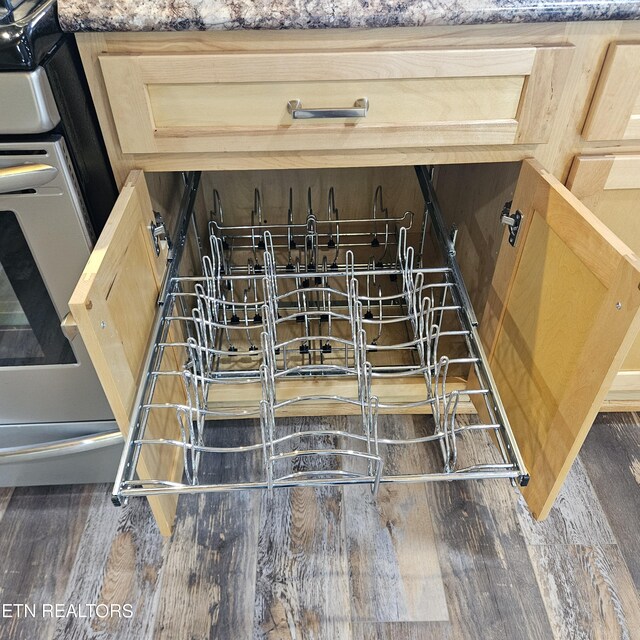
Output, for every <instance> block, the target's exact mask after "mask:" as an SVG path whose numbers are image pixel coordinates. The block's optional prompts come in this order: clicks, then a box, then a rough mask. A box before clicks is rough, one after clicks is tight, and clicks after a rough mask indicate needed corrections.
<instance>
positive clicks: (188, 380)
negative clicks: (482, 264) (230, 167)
mask: <svg viewBox="0 0 640 640" xmlns="http://www.w3.org/2000/svg"><path fill="white" fill-rule="evenodd" d="M420 177H421V176H420V173H419V178H420ZM421 184H422V186H423V192H424V193H425V201H426V202H425V209H424V211H423V212H422V220H421V224H420V228H419V229H417V230H416V229H415V228H414V219H415V218H416V216H415V214H413V213H412V212H406V213H404V214H403V215H401V216H398V217H395V218H394V217H391V216H389V214H388V211H387V210H386V209H385V207H384V206H383V194H382V188H381V187H378V189H377V190H376V192H375V195H374V198H373V205H372V214H371V216H370V217H369V218H366V219H361V218H341V217H340V216H339V214H338V209H337V207H336V200H335V194H334V191H333V189H330V190H329V192H328V197H327V203H328V207H327V210H328V213H327V215H326V217H325V218H324V219H322V220H320V219H318V218H317V217H316V215H315V214H314V212H313V209H312V206H311V201H312V197H311V191H310V190H309V195H308V203H307V212H306V216H305V220H304V222H296V221H294V217H295V212H294V207H293V202H292V192H291V191H290V193H289V209H288V213H287V222H286V223H283V224H266V222H264V218H263V214H262V202H261V197H260V192H259V191H258V190H256V191H255V195H254V207H253V211H252V213H251V220H250V224H247V225H230V224H226V223H225V215H224V213H223V208H222V200H221V197H220V194H219V193H218V192H217V191H214V192H213V203H214V207H213V211H212V213H211V221H210V222H209V225H208V231H209V234H208V235H209V238H208V244H209V247H208V253H207V254H206V255H203V256H202V257H201V263H202V275H201V276H198V277H182V276H178V275H176V273H175V272H176V271H177V266H174V273H173V274H171V275H170V277H169V278H168V280H167V283H166V294H165V295H164V296H163V299H162V300H161V306H160V307H159V311H158V318H157V326H156V329H157V331H156V340H155V341H154V343H153V344H152V345H151V346H150V349H149V354H148V369H147V375H146V378H145V381H144V384H143V386H142V388H141V390H140V393H139V402H138V403H137V410H136V412H135V415H134V417H133V419H132V421H131V428H130V430H129V437H128V441H127V444H126V447H125V454H124V456H123V461H122V464H121V467H120V470H119V473H118V477H117V479H116V485H115V489H114V502H116V504H121V503H122V502H123V501H124V500H126V498H127V497H128V496H131V495H152V494H163V493H164V494H166V493H189V492H201V491H225V490H242V489H268V490H273V489H274V488H277V487H293V486H306V485H311V486H320V485H329V484H339V485H346V484H369V485H370V486H371V489H372V491H373V492H374V494H375V493H376V492H377V490H378V487H379V485H380V484H381V483H387V482H426V481H432V480H453V479H461V478H468V479H469V478H475V479H480V478H496V477H500V478H512V479H518V480H520V482H521V484H524V483H526V480H527V476H526V471H525V467H524V464H523V462H522V460H521V457H520V454H519V452H518V450H517V446H516V445H515V441H514V439H513V435H512V433H511V429H510V427H509V424H508V421H507V419H506V416H505V415H504V410H503V408H502V405H501V402H500V399H499V396H498V394H497V391H496V389H495V385H494V382H493V379H492V376H491V373H490V371H489V370H488V368H487V367H486V364H485V356H484V352H483V350H482V346H481V344H480V342H479V339H478V335H477V331H476V326H475V324H476V323H475V316H474V315H473V312H472V311H471V309H470V305H469V302H468V295H467V293H466V290H465V289H464V283H463V282H462V280H461V278H460V276H459V271H458V269H457V264H456V263H455V251H454V249H453V245H452V243H451V241H450V240H449V238H448V236H447V235H446V234H445V233H444V232H443V228H442V221H441V217H440V212H439V210H438V208H437V202H435V195H434V194H433V192H432V190H431V184H430V181H429V179H428V176H427V175H426V174H425V175H422V179H421ZM190 213H191V212H190V211H186V212H185V215H184V218H185V220H183V223H182V229H183V233H182V242H184V240H185V237H186V230H187V229H193V228H194V227H193V226H191V227H190V226H189V223H188V218H189V216H190ZM269 219H271V216H269ZM428 230H430V231H429V234H428V233H427V232H428ZM431 232H432V235H433V236H434V237H435V239H436V240H438V242H439V244H440V247H441V249H442V253H443V256H444V258H443V259H441V260H440V262H441V263H442V262H444V263H445V264H444V265H442V266H435V267H427V266H424V262H425V255H426V251H425V246H426V241H427V236H428V235H430V234H431ZM414 245H415V247H416V248H414ZM443 245H444V246H443ZM174 259H175V258H174ZM471 370H473V371H474V372H475V378H476V379H477V381H478V383H479V384H477V385H475V387H474V388H473V389H466V388H461V386H460V385H455V384H452V383H451V380H452V378H455V377H460V378H462V377H466V376H467V375H468V374H469V372H470V371H471ZM404 389H409V392H406V393H403V390H404ZM473 396H477V400H479V401H480V402H481V403H482V406H483V407H484V409H485V411H483V414H484V415H485V416H488V418H489V419H488V420H484V421H482V422H472V421H468V420H466V421H460V420H459V413H458V410H459V407H460V404H461V400H463V399H464V400H468V399H470V398H471V397H473ZM383 413H385V414H396V413H410V414H419V417H417V418H415V419H414V421H419V423H420V424H417V426H416V430H414V431H412V432H411V433H406V434H402V435H401V436H399V435H398V432H397V430H394V431H393V433H385V428H384V423H385V421H381V420H380V419H379V418H380V415H381V414H383ZM327 415H335V416H345V415H350V416H353V417H352V418H349V419H339V420H335V421H328V420H326V419H321V418H313V417H312V416H327ZM292 416H293V417H296V419H292ZM247 419H253V421H252V422H239V421H240V420H247ZM220 421H222V422H220ZM229 421H231V422H229ZM230 424H233V426H234V429H235V430H237V431H238V433H240V436H239V437H240V441H241V442H240V443H238V438H234V439H233V441H225V439H224V438H220V437H219V434H217V433H216V431H217V430H218V431H220V429H228V428H229V425H230ZM168 432H170V433H171V434H172V435H171V436H169V437H168V436H167V433H168ZM487 432H489V433H491V434H493V436H494V442H495V445H496V447H495V448H493V447H491V452H490V455H486V452H487V447H486V446H485V447H483V446H476V444H475V443H474V439H477V438H484V439H483V440H482V442H483V443H486V442H487V440H486V435H485V434H486V433H487ZM394 447H395V448H398V447H400V448H403V447H404V448H418V449H419V450H420V451H421V452H422V455H421V456H419V457H418V459H420V460H421V461H423V463H424V464H422V463H421V465H420V468H416V469H415V470H414V471H413V472H412V473H402V474H397V473H393V472H391V471H388V470H386V469H385V456H386V454H387V452H388V451H389V450H390V448H394ZM168 450H169V451H171V452H173V453H175V452H179V455H180V457H181V459H182V466H183V469H184V471H183V478H182V481H176V480H175V478H174V479H171V478H161V477H154V478H145V477H139V478H136V471H137V470H138V463H139V461H140V459H141V457H144V456H149V457H150V458H152V457H154V456H155V457H156V458H157V457H158V456H159V455H162V454H166V453H167V451H168ZM482 455H485V458H484V459H482ZM414 458H415V456H414ZM230 461H232V462H230ZM229 465H231V466H233V467H235V468H237V469H241V470H242V473H241V474H240V477H235V476H234V474H228V473H227V474H220V473H218V471H219V470H220V469H222V468H225V469H228V467H229ZM146 467H147V468H148V467H149V465H146ZM138 471H139V470H138ZM139 475H142V474H141V473H139Z"/></svg>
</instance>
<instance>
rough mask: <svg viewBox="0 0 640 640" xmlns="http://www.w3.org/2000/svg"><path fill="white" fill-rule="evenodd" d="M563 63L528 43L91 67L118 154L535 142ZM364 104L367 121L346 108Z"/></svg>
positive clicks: (553, 102)
mask: <svg viewBox="0 0 640 640" xmlns="http://www.w3.org/2000/svg"><path fill="white" fill-rule="evenodd" d="M572 56H573V47H572V46H571V45H553V46H531V45H527V46H520V47H495V48H475V49H474V48H469V49H459V50H456V49H406V50H402V49H399V50H388V51H340V50H329V51H310V52H275V53H273V52H262V53H243V52H235V53H218V54H214V53H206V54H205V53H202V54H198V53H189V54H186V53H185V54H138V55H134V54H104V55H100V56H99V62H100V67H101V70H102V75H103V79H104V86H105V89H106V93H107V96H108V100H109V105H110V108H111V112H112V115H113V121H114V124H115V127H116V129H117V132H118V138H119V140H120V146H121V149H122V151H123V152H124V153H132V154H162V153H196V152H250V151H287V150H288V151H295V150H305V151H310V150H314V151H315V150H327V149H328V150H346V149H363V148H366V149H373V148H378V149H384V148H389V147H417V146H425V145H428V146H453V145H495V144H530V143H539V142H545V141H546V140H547V139H548V137H549V134H550V131H551V126H552V124H553V119H554V116H555V113H556V110H557V106H558V102H559V99H560V96H561V94H562V89H563V87H564V83H565V80H566V77H567V74H568V71H569V64H570V61H571V57H572ZM365 98H366V99H367V100H368V111H367V112H366V115H365V114H364V113H362V112H361V111H360V112H357V111H356V109H355V107H356V103H359V102H360V103H362V101H363V99H365ZM290 102H292V103H295V102H299V106H298V108H297V110H298V111H305V110H306V115H307V117H301V118H293V117H292V116H293V114H292V113H291V112H290V111H289V109H288V104H289V103H290ZM331 109H333V110H341V111H340V113H342V115H346V114H345V113H344V111H345V110H346V111H347V112H348V111H349V110H351V115H352V116H353V117H329V115H330V114H329V113H327V110H331ZM323 110H324V111H323ZM310 112H313V114H314V115H315V117H313V118H310V117H308V116H309V113H310ZM300 115H302V114H300ZM334 116H335V114H334Z"/></svg>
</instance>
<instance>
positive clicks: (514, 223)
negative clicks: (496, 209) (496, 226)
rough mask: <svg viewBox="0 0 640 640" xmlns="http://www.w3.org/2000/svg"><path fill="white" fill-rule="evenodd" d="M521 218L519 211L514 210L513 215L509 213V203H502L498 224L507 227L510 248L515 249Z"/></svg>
mask: <svg viewBox="0 0 640 640" xmlns="http://www.w3.org/2000/svg"><path fill="white" fill-rule="evenodd" d="M523 217H524V216H523V214H522V211H520V210H516V212H515V213H514V214H512V213H511V202H505V203H504V207H502V211H501V212H500V222H501V224H504V225H506V226H508V227H509V244H510V245H511V246H512V247H515V246H516V242H517V241H518V233H519V231H520V224H521V223H522V218H523Z"/></svg>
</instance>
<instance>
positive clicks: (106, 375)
mask: <svg viewBox="0 0 640 640" xmlns="http://www.w3.org/2000/svg"><path fill="white" fill-rule="evenodd" d="M153 221H154V213H153V210H152V205H151V199H150V197H149V192H148V190H147V185H146V182H145V178H144V174H143V173H142V172H141V171H133V172H131V173H130V174H129V177H128V179H127V181H126V183H125V185H124V187H123V189H122V191H121V192H120V196H119V198H118V200H117V201H116V204H115V206H114V208H113V211H112V212H111V216H110V217H109V220H108V222H107V224H106V226H105V228H104V230H103V231H102V234H101V235H100V238H99V240H98V242H97V243H96V246H95V248H94V250H93V253H92V254H91V256H90V258H89V262H88V263H87V265H86V267H85V269H84V272H83V273H82V276H81V278H80V281H79V282H78V284H77V286H76V289H75V291H74V292H73V295H72V297H71V300H70V302H69V308H70V310H71V313H72V315H73V317H74V319H75V321H76V323H77V325H78V329H79V331H80V335H81V336H82V339H83V340H84V343H85V345H86V347H87V350H88V352H89V355H90V356H91V360H92V362H93V364H94V366H95V369H96V371H97V373H98V377H99V378H100V382H101V383H102V386H103V388H104V390H105V393H106V396H107V399H108V400H109V404H110V406H111V409H112V411H113V413H114V415H115V418H116V420H117V422H118V426H119V427H120V430H121V431H122V433H123V435H124V436H125V438H126V436H127V432H128V430H129V420H130V417H131V415H132V413H133V409H134V406H133V405H134V402H135V399H136V392H137V389H138V385H140V384H141V378H142V376H143V375H144V372H143V371H142V369H143V367H144V362H145V355H146V352H147V347H148V344H149V341H150V337H151V332H152V327H153V324H154V318H155V314H156V309H157V300H158V296H159V293H160V289H161V287H162V282H163V278H164V273H165V270H166V267H167V246H166V243H165V242H160V243H159V252H158V253H157V252H156V247H155V244H154V242H153V239H152V237H151V233H150V229H149V227H150V225H151V223H152V222H153ZM162 385H164V386H162ZM177 394H178V395H179V397H181V396H183V395H184V394H183V393H182V392H181V390H180V389H179V388H178V385H177V383H176V381H175V380H171V379H168V380H166V381H162V383H161V388H159V389H157V391H156V393H155V396H154V397H155V399H156V400H158V401H160V400H161V399H162V398H165V399H166V401H170V400H171V399H174V400H175V398H176V395H177ZM147 429H148V430H150V432H149V433H151V434H152V435H153V437H157V438H173V437H179V433H177V429H178V427H177V425H176V421H175V419H173V420H172V419H171V416H170V415H169V414H167V415H166V416H165V417H163V418H162V419H158V418H157V417H155V416H154V418H153V420H152V421H151V423H150V424H148V425H147ZM152 453H153V455H150V454H149V452H148V451H147V452H143V453H142V457H141V460H140V462H139V463H138V467H137V469H138V471H139V475H140V476H141V477H144V478H156V477H165V478H175V479H176V480H177V481H179V480H181V478H182V457H181V456H180V455H179V451H177V450H176V448H175V447H157V449H156V450H155V451H153V452H152ZM114 474H115V469H114ZM149 502H150V504H151V508H152V510H153V513H154V515H155V517H156V521H157V522H158V526H159V528H160V531H161V533H162V534H163V535H169V534H170V532H171V526H172V524H173V519H174V515H175V510H176V504H177V496H175V495H162V496H154V497H151V498H149Z"/></svg>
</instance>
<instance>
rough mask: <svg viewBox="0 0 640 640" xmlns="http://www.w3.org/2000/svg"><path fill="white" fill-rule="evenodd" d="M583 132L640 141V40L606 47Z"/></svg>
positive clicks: (590, 137) (589, 136)
mask: <svg viewBox="0 0 640 640" xmlns="http://www.w3.org/2000/svg"><path fill="white" fill-rule="evenodd" d="M582 135H583V137H584V139H585V140H640V43H630V42H625V43H614V44H612V45H611V46H610V47H609V50H608V51H607V56H606V58H605V61H604V65H603V67H602V72H601V74H600V78H599V79H598V84H597V86H596V91H595V94H594V96H593V101H592V103H591V108H590V109H589V115H588V117H587V120H586V122H585V125H584V129H583V132H582Z"/></svg>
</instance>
